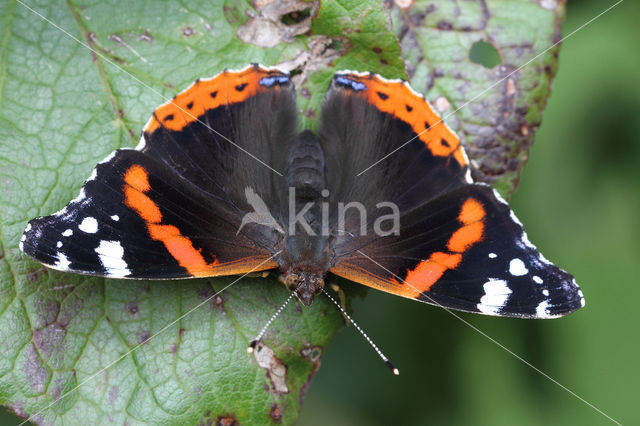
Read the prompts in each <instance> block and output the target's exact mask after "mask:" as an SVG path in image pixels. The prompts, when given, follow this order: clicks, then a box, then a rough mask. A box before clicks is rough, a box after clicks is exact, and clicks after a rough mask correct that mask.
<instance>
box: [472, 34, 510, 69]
mask: <svg viewBox="0 0 640 426" xmlns="http://www.w3.org/2000/svg"><path fill="white" fill-rule="evenodd" d="M469 59H470V60H471V62H473V63H475V64H480V65H482V66H483V67H485V68H493V67H495V66H496V65H500V64H501V63H502V59H501V58H500V53H499V52H498V50H497V49H496V48H495V46H494V45H493V44H491V43H488V42H486V41H483V40H480V41H476V42H475V43H473V46H471V52H469Z"/></svg>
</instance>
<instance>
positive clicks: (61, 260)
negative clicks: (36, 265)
mask: <svg viewBox="0 0 640 426" xmlns="http://www.w3.org/2000/svg"><path fill="white" fill-rule="evenodd" d="M56 258H57V259H58V260H57V261H56V263H54V264H53V267H54V268H55V269H58V270H61V271H67V270H69V265H71V262H69V259H67V256H65V255H64V253H60V252H58V253H57V255H56Z"/></svg>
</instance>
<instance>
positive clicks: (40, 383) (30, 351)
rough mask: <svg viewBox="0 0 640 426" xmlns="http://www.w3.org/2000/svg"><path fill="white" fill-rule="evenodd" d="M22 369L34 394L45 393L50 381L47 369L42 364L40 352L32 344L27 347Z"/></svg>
mask: <svg viewBox="0 0 640 426" xmlns="http://www.w3.org/2000/svg"><path fill="white" fill-rule="evenodd" d="M22 369H23V371H24V374H25V376H26V378H27V381H28V382H29V386H31V390H32V391H33V393H35V394H41V393H43V392H44V390H45V388H46V384H47V381H48V377H47V376H48V374H47V368H46V367H45V366H44V364H43V363H42V360H41V359H40V357H39V356H38V352H36V348H35V347H34V346H33V345H32V344H29V345H28V346H27V349H26V351H25V361H24V364H23V366H22Z"/></svg>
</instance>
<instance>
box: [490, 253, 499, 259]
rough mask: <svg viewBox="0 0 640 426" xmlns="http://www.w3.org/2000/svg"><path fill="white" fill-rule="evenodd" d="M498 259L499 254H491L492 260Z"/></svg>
mask: <svg viewBox="0 0 640 426" xmlns="http://www.w3.org/2000/svg"><path fill="white" fill-rule="evenodd" d="M496 257H498V255H497V254H495V253H489V258H491V259H495V258H496Z"/></svg>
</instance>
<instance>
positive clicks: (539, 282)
mask: <svg viewBox="0 0 640 426" xmlns="http://www.w3.org/2000/svg"><path fill="white" fill-rule="evenodd" d="M532 278H533V281H534V282H535V283H537V284H542V283H543V282H544V281H543V280H542V278H540V277H539V276H537V275H534V276H533V277H532Z"/></svg>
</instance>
